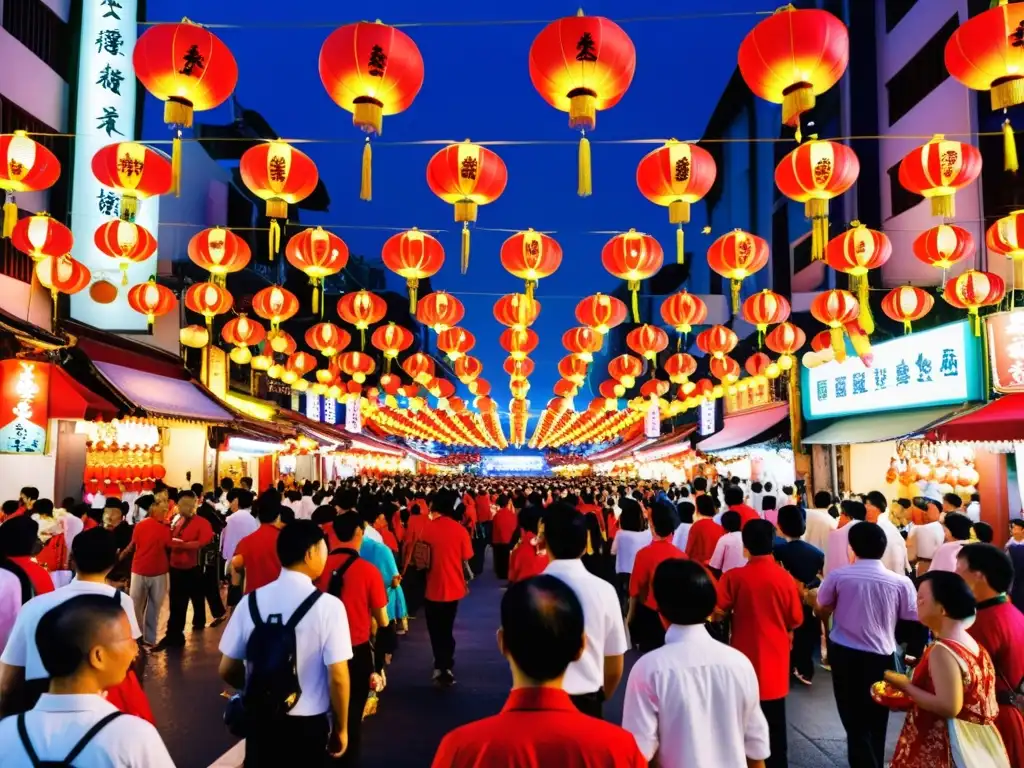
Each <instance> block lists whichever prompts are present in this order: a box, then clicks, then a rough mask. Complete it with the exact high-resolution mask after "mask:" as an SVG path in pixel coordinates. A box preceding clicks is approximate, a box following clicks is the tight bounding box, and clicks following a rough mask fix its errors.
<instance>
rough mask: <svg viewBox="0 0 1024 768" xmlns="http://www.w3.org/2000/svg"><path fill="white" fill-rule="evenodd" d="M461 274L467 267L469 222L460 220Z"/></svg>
mask: <svg viewBox="0 0 1024 768" xmlns="http://www.w3.org/2000/svg"><path fill="white" fill-rule="evenodd" d="M460 268H461V270H462V274H466V271H467V270H468V269H469V222H468V221H464V222H462V261H461V263H460Z"/></svg>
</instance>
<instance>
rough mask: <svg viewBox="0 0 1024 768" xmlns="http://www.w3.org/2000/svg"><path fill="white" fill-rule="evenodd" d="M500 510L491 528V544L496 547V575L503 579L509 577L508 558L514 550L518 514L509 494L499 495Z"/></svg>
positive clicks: (495, 515) (496, 513)
mask: <svg viewBox="0 0 1024 768" xmlns="http://www.w3.org/2000/svg"><path fill="white" fill-rule="evenodd" d="M497 505H498V511H497V512H495V513H494V524H493V526H492V528H491V546H492V547H493V548H494V575H495V576H497V577H498V578H499V579H501V580H502V581H505V580H506V579H508V558H509V554H510V553H511V551H512V537H513V536H514V535H515V532H516V515H515V512H513V511H512V504H511V503H510V501H509V498H508V496H506V495H505V494H502V495H500V496H498V501H497Z"/></svg>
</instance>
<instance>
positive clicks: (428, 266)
mask: <svg viewBox="0 0 1024 768" xmlns="http://www.w3.org/2000/svg"><path fill="white" fill-rule="evenodd" d="M380 255H381V259H382V260H383V262H384V266H385V267H387V268H388V269H390V270H391V271H392V272H394V273H395V274H396V275H398V276H399V277H404V278H405V284H406V287H408V289H409V312H410V314H413V315H415V314H416V295H417V292H418V290H419V284H420V280H425V279H427V278H428V277H433V276H434V275H436V274H437V273H438V272H439V271H440V269H441V267H442V265H443V264H444V247H443V246H442V245H441V243H440V242H439V241H438V240H437V238H435V237H433V236H431V235H428V234H427V233H426V232H421V231H420V230H418V229H416V228H415V227H413V228H412V229H410V230H408V231H406V232H399V233H398V234H397V235H394V236H392V237H389V238H388V239H387V241H386V242H385V243H384V248H383V249H382V250H381V254H380Z"/></svg>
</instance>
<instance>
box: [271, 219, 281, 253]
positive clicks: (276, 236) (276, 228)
mask: <svg viewBox="0 0 1024 768" xmlns="http://www.w3.org/2000/svg"><path fill="white" fill-rule="evenodd" d="M269 237H270V242H269V246H270V260H271V261H273V260H274V254H276V253H277V252H278V251H279V250H281V225H280V224H278V223H277V219H271V220H270V235H269Z"/></svg>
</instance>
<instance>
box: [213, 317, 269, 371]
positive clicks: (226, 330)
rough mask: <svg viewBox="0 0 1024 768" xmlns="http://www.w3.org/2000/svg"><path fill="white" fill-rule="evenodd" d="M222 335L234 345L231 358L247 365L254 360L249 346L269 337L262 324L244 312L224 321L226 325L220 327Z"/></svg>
mask: <svg viewBox="0 0 1024 768" xmlns="http://www.w3.org/2000/svg"><path fill="white" fill-rule="evenodd" d="M220 337H221V338H222V339H224V341H226V342H227V343H228V344H230V345H231V346H232V347H234V349H233V350H232V351H231V360H232V361H233V362H235V363H238V364H239V365H246V364H248V363H249V361H250V360H252V354H251V353H250V352H249V347H252V346H256V345H258V344H261V343H262V342H263V340H264V339H266V338H267V332H266V330H265V329H264V328H263V326H262V325H260V324H259V323H257V322H256V321H255V320H250V319H249V318H248V317H247V316H246V315H244V314H243V315H239V316H238V317H233V318H231V319H230V320H228V321H227V322H226V323H224V327H223V328H221V329H220Z"/></svg>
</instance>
